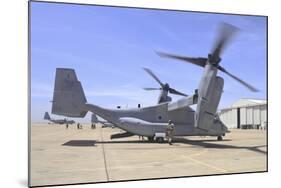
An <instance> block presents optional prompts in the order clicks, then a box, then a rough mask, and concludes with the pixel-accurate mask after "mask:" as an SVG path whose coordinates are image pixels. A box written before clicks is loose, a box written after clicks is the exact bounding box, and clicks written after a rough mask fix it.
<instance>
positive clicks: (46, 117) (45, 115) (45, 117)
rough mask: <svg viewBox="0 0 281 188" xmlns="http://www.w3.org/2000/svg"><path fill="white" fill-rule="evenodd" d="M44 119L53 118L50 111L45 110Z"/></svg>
mask: <svg viewBox="0 0 281 188" xmlns="http://www.w3.org/2000/svg"><path fill="white" fill-rule="evenodd" d="M44 119H45V120H50V119H51V117H50V115H49V113H48V112H45V114H44Z"/></svg>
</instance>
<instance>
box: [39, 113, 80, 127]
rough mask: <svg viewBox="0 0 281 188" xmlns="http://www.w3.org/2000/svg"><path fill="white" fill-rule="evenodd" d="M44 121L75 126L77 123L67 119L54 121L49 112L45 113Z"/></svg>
mask: <svg viewBox="0 0 281 188" xmlns="http://www.w3.org/2000/svg"><path fill="white" fill-rule="evenodd" d="M44 120H48V121H50V122H52V123H54V124H74V123H75V121H73V120H67V119H66V118H64V119H52V118H51V117H50V115H49V113H48V112H45V114H44Z"/></svg>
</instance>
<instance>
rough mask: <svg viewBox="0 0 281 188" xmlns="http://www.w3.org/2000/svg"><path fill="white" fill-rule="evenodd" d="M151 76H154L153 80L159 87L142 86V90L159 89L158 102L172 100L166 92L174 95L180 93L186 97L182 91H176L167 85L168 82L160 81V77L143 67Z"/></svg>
mask: <svg viewBox="0 0 281 188" xmlns="http://www.w3.org/2000/svg"><path fill="white" fill-rule="evenodd" d="M143 69H144V70H145V71H146V72H147V73H148V74H149V75H150V76H151V77H152V78H154V80H156V82H158V83H159V84H160V86H161V87H160V88H154V87H152V88H151V87H149V88H147V87H146V88H143V89H144V90H148V91H151V90H160V95H159V97H158V104H160V103H165V102H170V101H172V98H171V97H170V96H168V93H172V94H175V95H181V96H184V97H187V96H188V95H186V94H184V93H182V92H179V91H177V90H176V89H174V88H171V87H170V86H169V84H168V83H165V84H164V83H163V82H161V81H160V79H159V78H158V77H157V76H156V75H155V74H154V73H153V72H152V71H151V70H150V69H148V68H143Z"/></svg>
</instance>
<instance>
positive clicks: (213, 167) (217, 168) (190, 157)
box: [185, 150, 228, 173]
mask: <svg viewBox="0 0 281 188" xmlns="http://www.w3.org/2000/svg"><path fill="white" fill-rule="evenodd" d="M206 151H207V150H205V151H203V152H200V153H196V154H193V155H190V156H185V157H186V158H188V159H190V160H191V161H193V162H196V163H198V164H201V165H203V166H206V167H208V168H212V169H215V170H217V171H220V172H223V173H227V172H228V171H227V170H225V169H223V168H220V167H216V166H213V165H210V164H207V163H204V162H202V161H199V160H197V159H194V158H192V157H193V156H199V155H201V154H203V153H205V152H206Z"/></svg>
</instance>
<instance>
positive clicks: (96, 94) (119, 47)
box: [30, 2, 267, 122]
mask: <svg viewBox="0 0 281 188" xmlns="http://www.w3.org/2000/svg"><path fill="white" fill-rule="evenodd" d="M30 10H31V14H30V19H31V20H30V25H31V30H30V34H31V40H30V44H31V46H30V49H31V120H32V121H33V122H40V121H43V120H42V119H43V115H44V112H45V111H49V112H50V111H51V103H50V101H51V100H52V96H53V88H54V79H55V70H56V68H58V67H59V68H73V69H75V71H76V74H77V76H78V79H79V80H80V81H81V83H82V86H83V88H84V92H85V95H86V98H87V101H88V102H90V103H93V104H96V105H99V106H102V107H106V108H116V106H121V107H122V108H131V107H136V106H137V104H141V105H142V106H150V105H154V104H156V103H157V99H158V95H159V92H158V91H145V90H143V88H144V87H159V85H158V83H157V82H155V81H154V80H153V79H152V78H151V77H150V76H149V75H148V74H147V73H146V72H144V70H143V69H142V68H143V67H147V68H149V69H151V70H152V71H153V72H154V73H155V74H156V75H157V76H158V77H159V78H160V80H161V81H162V82H164V83H166V82H167V83H169V85H170V86H172V87H173V88H176V89H177V90H179V91H181V92H184V93H186V94H193V93H194V90H195V89H196V88H197V87H198V84H199V81H200V78H201V75H202V72H203V69H202V68H200V67H197V66H194V65H191V64H187V63H183V62H180V61H175V60H171V59H167V58H162V57H159V56H158V55H157V54H156V53H155V51H164V52H169V53H174V54H179V55H186V56H191V57H199V56H200V57H201V56H202V57H207V55H208V53H209V52H210V51H211V49H212V46H213V44H214V42H215V39H216V33H217V29H218V26H219V24H220V23H221V22H226V23H229V24H232V25H235V26H236V27H238V28H239V29H240V32H239V34H238V35H236V36H235V38H234V39H233V41H232V42H231V44H230V45H229V46H228V47H227V49H226V50H225V51H224V53H223V54H222V56H221V57H222V61H221V62H220V65H222V66H223V67H224V68H226V69H227V70H228V71H229V72H231V73H233V74H234V75H236V76H238V77H240V78H242V79H243V80H244V81H246V82H248V83H250V84H251V85H253V86H255V87H256V88H258V89H259V90H260V92H258V93H253V92H250V91H249V90H247V88H245V87H244V86H242V85H241V84H239V83H238V82H236V81H235V80H233V79H231V78H230V77H229V76H227V75H225V74H224V73H219V76H221V77H223V78H224V81H225V84H224V92H223V95H222V98H221V101H220V104H219V108H224V107H228V106H230V105H231V104H232V103H233V102H235V101H236V100H238V99H240V98H255V99H266V97H267V96H266V87H267V86H266V84H267V80H266V78H267V69H266V67H267V56H266V55H267V54H266V51H267V30H266V27H267V26H266V17H261V16H241V15H226V14H211V13H198V12H187V11H167V10H152V9H135V8H117V7H106V6H87V5H72V4H56V3H44V2H31V9H30ZM170 96H171V97H172V98H173V101H174V100H177V99H179V98H181V97H179V96H176V95H170ZM51 116H52V117H54V118H64V117H59V116H56V115H53V114H51ZM89 117H90V115H89V113H88V115H87V117H86V118H85V119H84V120H81V119H79V120H77V121H81V122H85V121H89V119H90V118H89ZM72 119H74V120H75V118H72Z"/></svg>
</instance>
